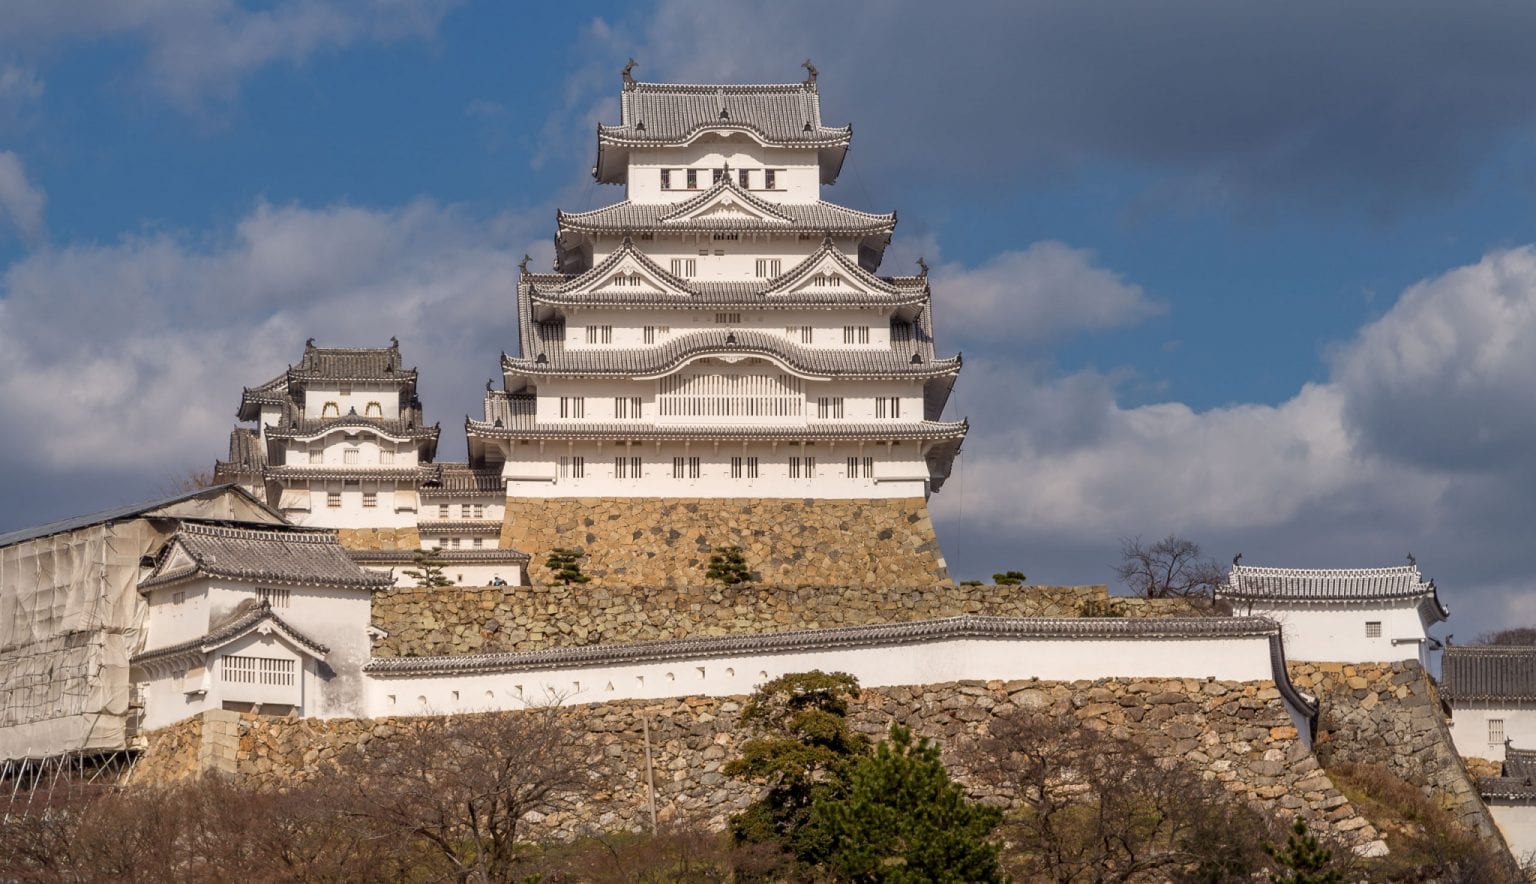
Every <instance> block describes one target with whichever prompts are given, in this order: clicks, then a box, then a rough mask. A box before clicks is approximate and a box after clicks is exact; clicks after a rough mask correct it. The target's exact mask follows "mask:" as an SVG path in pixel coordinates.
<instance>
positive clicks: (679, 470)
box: [672, 457, 699, 479]
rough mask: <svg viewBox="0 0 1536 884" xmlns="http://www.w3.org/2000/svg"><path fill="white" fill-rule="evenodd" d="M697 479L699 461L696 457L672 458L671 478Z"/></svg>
mask: <svg viewBox="0 0 1536 884" xmlns="http://www.w3.org/2000/svg"><path fill="white" fill-rule="evenodd" d="M698 477H699V459H698V458H696V457H674V458H672V478H674V479H697V478H698Z"/></svg>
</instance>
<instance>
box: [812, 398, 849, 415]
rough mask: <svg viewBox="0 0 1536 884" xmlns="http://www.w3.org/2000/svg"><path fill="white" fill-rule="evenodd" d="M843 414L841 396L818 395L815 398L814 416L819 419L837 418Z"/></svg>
mask: <svg viewBox="0 0 1536 884" xmlns="http://www.w3.org/2000/svg"><path fill="white" fill-rule="evenodd" d="M842 416H843V397H841V396H819V397H817V399H816V417H817V418H819V419H821V420H839V419H841V418H842Z"/></svg>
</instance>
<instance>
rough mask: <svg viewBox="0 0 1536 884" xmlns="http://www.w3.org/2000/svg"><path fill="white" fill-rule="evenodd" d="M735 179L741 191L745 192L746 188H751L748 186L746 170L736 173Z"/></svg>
mask: <svg viewBox="0 0 1536 884" xmlns="http://www.w3.org/2000/svg"><path fill="white" fill-rule="evenodd" d="M736 179H737V181H739V182H740V183H741V189H742V190H746V189H747V188H748V187H750V186H751V185H750V184H749V182H750V181H751V178H750V177H749V176H748V175H747V170H746V169H741V170H739V171H738V172H737V173H736Z"/></svg>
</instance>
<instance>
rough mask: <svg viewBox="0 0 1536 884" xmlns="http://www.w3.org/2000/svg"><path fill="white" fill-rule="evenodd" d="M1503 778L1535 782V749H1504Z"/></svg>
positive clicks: (1509, 747)
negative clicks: (1516, 778) (1517, 778)
mask: <svg viewBox="0 0 1536 884" xmlns="http://www.w3.org/2000/svg"><path fill="white" fill-rule="evenodd" d="M1503 772H1504V776H1506V777H1519V778H1520V779H1523V780H1536V749H1516V748H1515V747H1513V746H1506V747H1505V748H1504V771H1503Z"/></svg>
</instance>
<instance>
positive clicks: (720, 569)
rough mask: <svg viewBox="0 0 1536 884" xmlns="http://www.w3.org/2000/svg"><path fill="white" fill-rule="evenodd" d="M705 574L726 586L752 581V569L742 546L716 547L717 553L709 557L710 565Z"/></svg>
mask: <svg viewBox="0 0 1536 884" xmlns="http://www.w3.org/2000/svg"><path fill="white" fill-rule="evenodd" d="M704 576H705V577H707V578H709V579H710V580H715V581H718V582H720V583H723V584H725V585H726V586H735V585H736V584H738V583H747V582H749V581H751V580H752V570H751V569H750V568H748V567H747V559H746V557H745V556H743V555H742V554H741V547H739V546H721V547H716V548H715V554H714V555H712V556H710V557H709V567H708V568H707V569H706V570H705V571H704Z"/></svg>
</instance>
